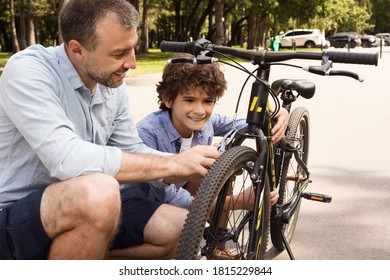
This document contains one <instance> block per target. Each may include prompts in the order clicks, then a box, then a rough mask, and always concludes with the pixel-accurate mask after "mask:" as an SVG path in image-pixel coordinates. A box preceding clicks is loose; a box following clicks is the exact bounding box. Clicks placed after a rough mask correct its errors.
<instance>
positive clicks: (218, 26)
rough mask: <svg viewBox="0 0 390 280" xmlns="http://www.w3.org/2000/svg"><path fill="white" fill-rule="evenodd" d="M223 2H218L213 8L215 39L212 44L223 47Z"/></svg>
mask: <svg viewBox="0 0 390 280" xmlns="http://www.w3.org/2000/svg"><path fill="white" fill-rule="evenodd" d="M224 2H225V1H224V0H220V1H218V3H217V4H216V7H215V39H214V42H213V43H215V44H217V45H223V43H224V42H225V30H224V28H223V21H224V18H223V7H224V4H225V3H224Z"/></svg>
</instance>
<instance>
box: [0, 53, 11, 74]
mask: <svg viewBox="0 0 390 280" xmlns="http://www.w3.org/2000/svg"><path fill="white" fill-rule="evenodd" d="M10 56H11V53H5V52H0V76H1V73H3V69H4V65H5V63H6V62H7V60H8V59H9V57H10Z"/></svg>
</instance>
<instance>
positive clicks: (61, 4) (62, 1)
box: [58, 0, 68, 45]
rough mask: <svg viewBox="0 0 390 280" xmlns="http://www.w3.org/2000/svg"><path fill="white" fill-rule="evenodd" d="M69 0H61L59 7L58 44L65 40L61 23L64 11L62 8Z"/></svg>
mask: <svg viewBox="0 0 390 280" xmlns="http://www.w3.org/2000/svg"><path fill="white" fill-rule="evenodd" d="M67 2H68V0H60V3H59V7H58V44H60V45H61V44H62V43H63V42H64V38H62V32H61V25H60V17H59V15H60V13H61V11H62V8H63V7H64V5H65V4H66V3H67Z"/></svg>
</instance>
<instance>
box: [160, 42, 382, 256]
mask: <svg viewBox="0 0 390 280" xmlns="http://www.w3.org/2000/svg"><path fill="white" fill-rule="evenodd" d="M160 48H161V50H162V51H172V52H184V53H190V54H193V55H195V57H196V58H195V59H191V58H189V59H183V58H181V59H180V61H178V62H189V63H197V64H205V63H213V62H214V61H216V59H215V58H214V57H213V55H215V54H220V55H231V56H233V57H237V58H241V59H245V60H250V61H251V62H252V63H253V64H255V65H258V69H257V72H256V76H255V78H256V80H255V81H254V82H253V84H252V89H251V93H250V99H249V104H248V110H247V117H246V122H247V124H248V126H247V127H246V128H245V129H243V130H241V131H232V132H230V133H229V134H227V135H225V137H223V139H222V141H221V142H220V146H219V149H220V151H221V152H223V151H225V150H226V149H231V148H232V147H235V146H245V145H244V144H243V143H244V141H245V140H246V139H254V140H255V145H256V148H255V150H256V151H257V153H258V154H257V155H256V154H255V155H254V156H253V157H251V161H250V168H249V169H250V173H249V177H250V180H251V181H252V185H253V186H254V190H255V202H254V208H253V210H252V211H253V212H248V213H247V216H245V217H244V219H243V220H241V223H240V224H239V226H238V227H237V228H238V231H237V232H236V233H235V234H236V235H237V236H238V235H239V234H240V232H241V231H242V229H243V227H244V225H245V224H246V223H248V221H249V220H250V219H251V218H252V219H253V220H252V222H254V221H255V219H257V223H260V221H261V215H260V214H261V213H262V212H261V211H262V205H261V203H262V202H263V196H264V195H266V194H267V193H265V192H264V190H265V189H267V188H268V184H267V185H266V183H267V182H266V181H267V179H268V178H270V179H271V182H270V184H271V186H270V188H271V190H274V189H276V188H277V186H278V185H279V184H281V183H283V186H284V185H285V184H286V180H288V181H293V182H295V183H294V192H293V193H294V194H293V196H292V197H290V198H288V201H284V199H282V200H283V202H282V203H281V204H276V205H274V206H273V207H272V209H271V223H275V225H276V229H275V232H276V233H279V232H280V235H279V234H277V236H276V239H278V240H281V242H282V244H283V245H284V247H285V248H286V249H287V252H288V254H289V256H290V258H291V259H294V256H293V254H292V251H291V248H290V246H289V244H288V240H287V238H286V236H285V233H284V231H285V230H284V226H283V225H284V224H288V223H289V221H290V218H291V217H292V216H293V215H294V213H295V212H296V210H297V209H298V207H299V205H300V201H301V199H302V198H308V199H311V200H317V201H322V202H330V200H331V198H330V197H327V196H325V195H320V194H310V193H306V192H305V189H306V188H307V186H308V184H309V183H310V182H311V181H310V172H309V170H308V167H307V166H306V164H305V162H304V161H303V159H301V157H300V154H299V152H298V149H299V145H298V147H294V144H290V143H288V142H287V141H286V140H285V139H282V140H281V141H279V142H278V143H277V144H273V143H272V142H271V141H270V138H271V128H272V124H273V123H272V119H271V117H270V116H269V114H268V110H267V105H268V98H269V95H270V90H271V87H270V86H269V77H270V71H271V66H272V65H273V64H274V63H276V62H282V61H285V60H289V59H309V60H321V62H322V64H321V66H309V67H302V69H303V70H306V71H308V72H311V73H314V74H318V75H324V76H325V75H329V76H330V75H339V76H349V77H352V78H355V79H357V80H359V81H363V80H362V79H361V78H360V77H359V75H357V74H356V73H353V72H350V71H344V70H331V68H332V63H333V62H339V63H354V64H368V65H377V60H378V55H377V54H376V55H375V54H372V55H367V54H351V53H340V52H322V53H315V52H293V53H275V52H268V51H267V50H261V51H252V50H238V49H234V48H230V47H225V46H216V45H214V44H212V43H211V42H210V41H208V40H205V39H200V40H198V41H195V42H189V43H184V42H167V41H163V42H161V45H160ZM290 66H291V65H290ZM238 68H239V67H238ZM241 69H242V68H241ZM245 70H246V69H245ZM245 72H246V73H248V74H250V73H249V71H247V70H246V71H245ZM251 75H252V76H254V75H253V74H251ZM280 81H283V82H284V81H285V80H280ZM286 81H287V80H286ZM274 84H275V83H274ZM311 84H312V83H311ZM295 86H296V87H298V88H294V87H295ZM314 89H315V88H314V84H312V86H307V85H306V84H305V82H304V81H303V80H302V81H299V82H298V81H296V83H295V84H294V85H293V86H291V87H288V86H287V87H286V88H283V89H282V87H280V88H279V89H278V90H276V91H277V92H275V90H273V92H274V93H276V94H279V91H280V92H281V93H282V96H281V99H282V100H283V104H282V107H284V108H285V109H286V110H287V111H288V112H290V110H291V104H292V102H294V101H295V100H296V96H294V95H289V94H292V91H293V90H295V91H296V92H297V93H298V95H300V96H302V97H304V98H311V97H312V96H313V95H314ZM284 94H285V95H284ZM272 95H273V94H272ZM273 97H275V96H273ZM305 110H306V109H305ZM294 112H295V111H293V115H294ZM299 112H300V113H299V114H306V113H304V112H305V111H301V110H300V111H299ZM301 112H302V113H301ZM295 116H296V115H295ZM299 116H301V115H299ZM303 116H304V115H302V116H301V117H302V118H303ZM307 116H308V115H307ZM301 117H300V118H301ZM306 119H307V118H306V117H305V119H302V121H303V124H304V127H308V122H307V121H306ZM294 120H295V119H294ZM293 123H294V125H293V127H294V129H293V131H294V132H293V134H292V135H293V136H292V137H294V139H295V135H296V129H297V127H300V125H301V120H300V121H299V122H298V123H297V122H293ZM295 124H296V125H295ZM306 131H308V129H306ZM286 136H287V134H286ZM304 139H306V138H304ZM304 143H306V140H305V141H304ZM235 151H236V150H235ZM252 151H253V150H252ZM303 154H304V153H303ZM236 155H237V154H236ZM289 156H291V157H294V160H295V161H296V164H297V166H298V170H299V172H298V173H295V174H294V176H293V177H291V178H288V179H287V177H288V176H287V177H286V172H287V171H288V170H285V168H286V167H287V168H289V167H288V165H287V164H286V163H285V162H284V160H286V161H287V162H289V161H290V158H289ZM306 159H307V157H306ZM306 159H304V160H305V161H306ZM252 160H253V163H252ZM248 166H249V165H248ZM237 167H239V168H243V169H247V168H246V167H245V166H243V167H241V165H239V166H237ZM282 168H283V170H285V171H283V172H282ZM217 170H219V169H217ZM301 170H302V173H303V174H300V172H301ZM281 173H282V174H281ZM222 174H223V176H229V177H218V175H215V174H214V175H213V176H217V177H218V178H220V180H221V179H222V180H226V178H228V179H227V180H228V181H224V182H225V183H224V185H223V188H222V189H221V191H220V192H219V195H220V198H221V199H219V198H218V201H219V202H220V203H223V202H224V200H223V198H225V197H226V196H227V191H228V190H229V189H228V187H229V184H231V182H232V181H230V180H231V179H230V178H231V177H232V178H233V177H235V174H230V173H229V174H228V173H222ZM281 175H283V178H284V179H283V180H282V181H281V182H280V176H281ZM267 176H268V178H267ZM295 177H296V178H295ZM232 180H233V179H232ZM208 182H209V181H208ZM215 186H216V185H215ZM205 187H207V186H206V185H205ZM205 189H206V188H205ZM283 190H284V188H283ZM317 195H318V196H317ZM210 197H211V196H210V195H207V198H208V199H209V198H210ZM266 201H268V200H266ZM223 207H224V205H222V204H218V205H215V209H217V210H216V212H215V213H214V214H213V218H212V219H211V221H215V220H213V219H214V218H216V220H217V221H218V220H219V218H220V217H221V216H220V215H221V213H222V210H223ZM268 210H269V209H267V212H265V213H268ZM195 213H198V212H197V211H196V212H194V215H193V217H194V218H195V219H196V217H197V216H196V215H195ZM202 215H203V214H202ZM203 217H206V216H203ZM267 217H269V216H267ZM195 219H192V220H193V221H195ZM267 223H268V221H267ZM294 226H295V225H294ZM294 226H293V227H294ZM257 227H258V225H257V226H250V231H251V232H250V235H249V242H248V244H249V245H248V247H249V249H248V250H247V253H248V255H247V259H252V258H253V257H254V256H257V255H256V254H257V249H258V245H260V243H261V238H259V237H262V235H260V234H262V232H261V231H258V230H257ZM190 228H191V227H190ZM216 229H218V225H216V224H212V222H211V223H210V229H209V230H210V232H211V233H213V232H217V231H216ZM292 231H293V230H292ZM188 233H190V232H188ZM226 238H228V239H233V240H234V238H236V237H235V236H233V235H230V236H228V237H225V239H223V240H224V241H226ZM213 240H215V237H213V236H210V234H207V240H206V246H205V247H203V248H205V250H206V251H210V250H212V249H213V246H212V242H219V241H213ZM272 240H273V239H272ZM256 242H258V244H256ZM278 242H280V241H278ZM279 244H280V243H278V245H277V246H278V247H280V245H279ZM192 245H193V244H192V243H191V246H192ZM262 248H264V246H263V247H262ZM202 253H203V251H202ZM208 255H209V254H208V252H207V253H206V256H208Z"/></svg>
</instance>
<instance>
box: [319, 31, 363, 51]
mask: <svg viewBox="0 0 390 280" xmlns="http://www.w3.org/2000/svg"><path fill="white" fill-rule="evenodd" d="M326 39H327V40H328V41H329V43H330V46H332V47H335V48H344V47H348V46H349V47H350V48H354V47H356V46H360V45H361V44H362V40H361V37H360V35H359V34H358V33H356V32H340V33H336V34H333V35H331V36H329V37H328V38H326Z"/></svg>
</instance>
